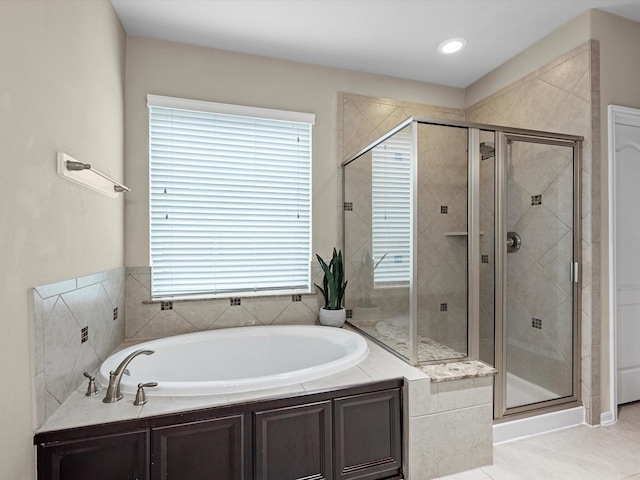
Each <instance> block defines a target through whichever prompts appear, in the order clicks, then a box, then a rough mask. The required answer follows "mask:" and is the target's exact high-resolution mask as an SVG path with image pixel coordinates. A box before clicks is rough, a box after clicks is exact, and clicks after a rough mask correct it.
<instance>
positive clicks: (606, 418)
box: [600, 411, 616, 426]
mask: <svg viewBox="0 0 640 480" xmlns="http://www.w3.org/2000/svg"><path fill="white" fill-rule="evenodd" d="M614 423H616V419H615V417H614V415H613V412H611V411H610V412H603V413H601V414H600V425H605V426H606V425H613V424H614Z"/></svg>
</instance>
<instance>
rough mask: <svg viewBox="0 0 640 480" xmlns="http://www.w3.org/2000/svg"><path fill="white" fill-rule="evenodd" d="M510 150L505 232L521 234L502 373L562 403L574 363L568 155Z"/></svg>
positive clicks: (511, 274) (532, 147)
mask: <svg viewBox="0 0 640 480" xmlns="http://www.w3.org/2000/svg"><path fill="white" fill-rule="evenodd" d="M512 147H513V150H514V153H513V155H512V156H511V158H512V159H511V162H510V163H509V165H508V167H507V168H508V174H507V177H508V184H507V205H508V207H507V209H508V215H507V230H508V231H515V232H517V233H518V234H520V236H521V238H522V247H521V248H520V249H519V250H518V251H517V252H513V253H509V254H507V343H508V345H507V368H508V370H509V372H510V373H513V374H515V375H516V376H518V377H519V378H521V379H524V380H527V381H529V382H531V383H533V384H535V385H538V386H540V387H542V388H544V389H546V390H549V391H551V392H553V393H555V396H558V397H564V396H568V395H571V393H572V388H571V384H572V368H571V365H572V363H573V360H572V355H573V345H572V338H573V336H572V327H571V324H570V319H571V312H572V299H571V294H572V283H571V279H570V276H569V272H570V268H569V260H570V259H571V258H572V252H573V233H572V225H573V208H572V207H573V199H572V190H573V188H572V187H573V162H572V157H571V155H572V151H571V149H569V148H566V147H564V148H563V147H550V146H546V145H536V144H516V145H513V146H512ZM535 166H537V167H538V168H532V167H535ZM568 322H569V323H568Z"/></svg>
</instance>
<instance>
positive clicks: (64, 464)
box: [38, 430, 149, 480]
mask: <svg viewBox="0 0 640 480" xmlns="http://www.w3.org/2000/svg"><path fill="white" fill-rule="evenodd" d="M148 439H149V432H148V430H139V431H133V432H126V433H120V434H111V435H104V436H95V437H87V438H85V439H82V440H71V441H67V442H52V443H49V444H43V445H41V448H40V451H39V455H38V472H39V473H38V478H39V479H40V480H114V479H116V478H117V479H122V480H148V478H149V449H148V445H149V442H148Z"/></svg>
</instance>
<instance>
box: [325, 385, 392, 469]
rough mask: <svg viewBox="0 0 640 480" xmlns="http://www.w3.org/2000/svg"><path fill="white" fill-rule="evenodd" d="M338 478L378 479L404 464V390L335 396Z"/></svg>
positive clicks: (335, 453)
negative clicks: (401, 417)
mask: <svg viewBox="0 0 640 480" xmlns="http://www.w3.org/2000/svg"><path fill="white" fill-rule="evenodd" d="M334 432H335V444H334V445H335V452H334V455H335V478H336V480H338V479H345V480H346V479H354V478H358V479H365V478H366V479H377V478H387V477H389V476H392V475H394V474H399V473H400V469H401V466H402V447H401V436H402V428H401V420H400V391H399V389H393V390H385V391H382V392H375V393H366V394H362V395H354V396H351V397H344V398H338V399H336V400H334Z"/></svg>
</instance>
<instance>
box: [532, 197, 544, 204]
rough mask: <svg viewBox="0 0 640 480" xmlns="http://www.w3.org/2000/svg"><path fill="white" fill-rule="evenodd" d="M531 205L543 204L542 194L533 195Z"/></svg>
mask: <svg viewBox="0 0 640 480" xmlns="http://www.w3.org/2000/svg"><path fill="white" fill-rule="evenodd" d="M531 205H542V195H532V196H531Z"/></svg>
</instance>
